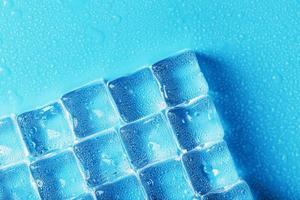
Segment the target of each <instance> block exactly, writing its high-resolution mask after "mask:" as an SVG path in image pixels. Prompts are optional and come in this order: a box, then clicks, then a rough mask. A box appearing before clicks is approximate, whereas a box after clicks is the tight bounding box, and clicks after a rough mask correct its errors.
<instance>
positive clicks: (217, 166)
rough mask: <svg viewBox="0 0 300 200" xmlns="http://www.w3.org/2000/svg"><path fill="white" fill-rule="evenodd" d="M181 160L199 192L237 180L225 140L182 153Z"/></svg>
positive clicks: (205, 191) (202, 192) (204, 192)
mask: <svg viewBox="0 0 300 200" xmlns="http://www.w3.org/2000/svg"><path fill="white" fill-rule="evenodd" d="M183 162H184V165H185V167H186V170H187V172H188V174H189V177H190V180H191V182H192V184H193V187H194V189H195V190H196V191H197V192H198V193H200V194H206V193H207V192H209V191H211V190H215V189H219V188H222V187H225V186H228V185H231V184H234V183H236V182H237V181H238V179H239V177H238V175H237V172H236V169H235V166H234V163H233V159H232V157H231V155H230V152H229V150H228V147H227V145H226V142H225V141H222V142H220V143H216V144H214V145H212V146H209V147H207V148H204V149H194V150H192V151H190V152H188V153H187V154H185V155H183Z"/></svg>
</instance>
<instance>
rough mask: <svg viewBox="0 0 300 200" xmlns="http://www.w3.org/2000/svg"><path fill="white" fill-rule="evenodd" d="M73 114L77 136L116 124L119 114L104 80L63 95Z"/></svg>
mask: <svg viewBox="0 0 300 200" xmlns="http://www.w3.org/2000/svg"><path fill="white" fill-rule="evenodd" d="M62 101H63V104H64V105H65V107H66V109H67V110H68V112H69V113H70V114H71V118H72V124H73V129H74V132H75V134H76V135H77V137H85V136H88V135H91V134H94V133H97V132H100V131H103V130H105V129H108V128H111V127H113V126H115V125H116V124H117V123H118V121H119V115H118V113H117V112H116V110H115V109H114V106H113V104H112V101H111V98H110V96H109V93H108V89H107V88H106V85H105V83H104V82H103V81H97V82H94V83H90V84H88V85H86V86H84V87H82V88H79V89H77V90H74V91H72V92H69V93H68V94H65V95H63V97H62Z"/></svg>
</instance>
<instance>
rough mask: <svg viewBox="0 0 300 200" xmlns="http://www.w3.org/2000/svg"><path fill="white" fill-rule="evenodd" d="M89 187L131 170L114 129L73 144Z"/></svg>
mask: <svg viewBox="0 0 300 200" xmlns="http://www.w3.org/2000/svg"><path fill="white" fill-rule="evenodd" d="M74 151H75V154H76V155H77V157H78V158H79V160H80V162H81V163H82V165H83V167H84V170H85V174H86V179H87V182H88V185H89V186H91V187H94V186H98V185H102V184H104V183H106V182H111V181H114V180H115V179H116V178H119V177H121V176H124V175H126V174H128V173H129V172H131V171H132V170H131V168H130V165H129V161H128V160H127V155H126V153H125V150H124V149H123V146H122V144H121V140H120V138H119V136H118V135H117V133H116V132H115V131H111V130H110V131H106V132H103V133H100V134H97V135H96V136H93V137H91V138H88V139H86V140H84V141H82V142H80V143H78V144H76V145H75V146H74Z"/></svg>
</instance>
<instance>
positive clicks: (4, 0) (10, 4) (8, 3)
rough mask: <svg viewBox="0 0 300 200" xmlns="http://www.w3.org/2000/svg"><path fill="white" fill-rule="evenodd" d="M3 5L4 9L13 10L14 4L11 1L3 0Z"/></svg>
mask: <svg viewBox="0 0 300 200" xmlns="http://www.w3.org/2000/svg"><path fill="white" fill-rule="evenodd" d="M2 5H3V7H4V8H12V7H13V2H12V1H11V0H2Z"/></svg>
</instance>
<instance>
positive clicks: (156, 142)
mask: <svg viewBox="0 0 300 200" xmlns="http://www.w3.org/2000/svg"><path fill="white" fill-rule="evenodd" d="M120 133H121V137H122V139H123V142H124V144H125V148H126V149H127V152H128V154H129V157H130V159H131V162H132V163H133V165H134V166H135V167H136V168H142V167H144V166H145V165H147V164H150V163H152V162H155V161H159V160H163V159H167V158H170V157H174V156H176V155H177V154H178V153H177V152H178V149H177V146H176V142H175V137H173V136H172V131H171V130H170V127H169V126H168V125H167V121H166V119H165V117H164V116H163V115H162V114H156V115H153V116H150V117H147V118H145V119H143V120H139V121H136V122H133V123H131V124H128V125H126V126H124V127H122V128H121V129H120Z"/></svg>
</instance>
